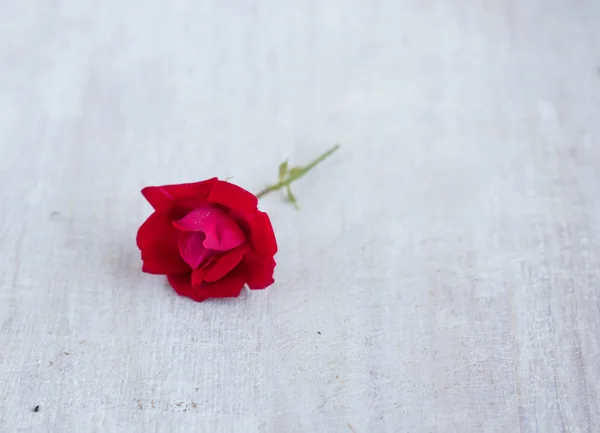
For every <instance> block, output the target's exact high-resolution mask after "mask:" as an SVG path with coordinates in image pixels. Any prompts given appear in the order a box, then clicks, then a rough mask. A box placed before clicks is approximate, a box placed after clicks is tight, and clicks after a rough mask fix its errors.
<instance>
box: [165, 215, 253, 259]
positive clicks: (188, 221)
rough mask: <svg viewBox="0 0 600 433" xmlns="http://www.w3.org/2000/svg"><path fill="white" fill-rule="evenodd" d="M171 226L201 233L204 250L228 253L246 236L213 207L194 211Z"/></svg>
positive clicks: (229, 218) (242, 241)
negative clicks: (202, 234)
mask: <svg viewBox="0 0 600 433" xmlns="http://www.w3.org/2000/svg"><path fill="white" fill-rule="evenodd" d="M173 225H174V226H175V227H176V228H178V229H179V230H181V231H184V232H202V233H204V234H205V235H206V237H205V238H204V243H203V245H204V248H208V249H211V250H217V251H229V250H231V249H233V248H236V247H238V246H240V245H241V244H243V243H244V241H245V240H246V236H245V235H244V232H242V230H241V229H240V227H239V226H238V225H237V223H236V222H235V220H234V219H233V218H231V217H230V216H229V215H227V214H226V213H225V212H223V211H221V210H219V209H216V208H213V207H201V208H197V209H194V210H193V211H191V212H190V213H188V214H187V215H186V216H184V217H183V218H181V219H180V220H177V221H174V222H173Z"/></svg>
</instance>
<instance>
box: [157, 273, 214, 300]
mask: <svg viewBox="0 0 600 433" xmlns="http://www.w3.org/2000/svg"><path fill="white" fill-rule="evenodd" d="M167 278H168V280H169V283H170V284H171V286H172V287H173V289H175V291H176V292H177V294H178V295H179V296H186V297H188V298H191V299H193V300H194V301H196V302H202V301H204V300H206V299H208V298H209V297H208V296H203V295H201V294H200V293H198V290H197V289H196V288H194V287H193V286H192V281H191V276H190V274H177V275H169V276H168V277H167Z"/></svg>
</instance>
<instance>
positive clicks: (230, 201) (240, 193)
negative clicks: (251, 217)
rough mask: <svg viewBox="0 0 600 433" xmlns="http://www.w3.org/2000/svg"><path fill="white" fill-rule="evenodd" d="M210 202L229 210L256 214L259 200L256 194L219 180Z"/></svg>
mask: <svg viewBox="0 0 600 433" xmlns="http://www.w3.org/2000/svg"><path fill="white" fill-rule="evenodd" d="M208 201H209V202H211V203H218V204H220V205H223V206H225V207H227V208H229V209H233V210H236V211H240V212H247V213H250V212H254V211H256V208H257V206H258V199H257V198H256V196H255V195H254V194H252V193H251V192H249V191H246V190H245V189H244V188H241V187H239V186H237V185H234V184H232V183H229V182H225V181H222V180H219V181H217V182H216V183H215V185H214V186H213V188H212V190H211V192H210V195H209V196H208Z"/></svg>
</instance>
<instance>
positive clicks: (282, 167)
mask: <svg viewBox="0 0 600 433" xmlns="http://www.w3.org/2000/svg"><path fill="white" fill-rule="evenodd" d="M287 174H288V162H287V161H283V162H282V163H281V164H279V180H280V181H282V180H283V179H285V176H286V175H287Z"/></svg>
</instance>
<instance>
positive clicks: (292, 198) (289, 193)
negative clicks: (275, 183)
mask: <svg viewBox="0 0 600 433" xmlns="http://www.w3.org/2000/svg"><path fill="white" fill-rule="evenodd" d="M286 190H287V198H288V200H289V201H290V203H292V204H293V205H294V207H295V208H296V209H298V208H299V206H298V202H297V201H296V196H295V195H294V193H293V192H292V189H291V188H290V185H289V184H288V185H286Z"/></svg>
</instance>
